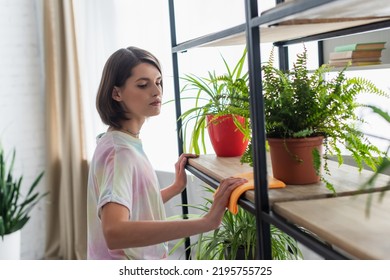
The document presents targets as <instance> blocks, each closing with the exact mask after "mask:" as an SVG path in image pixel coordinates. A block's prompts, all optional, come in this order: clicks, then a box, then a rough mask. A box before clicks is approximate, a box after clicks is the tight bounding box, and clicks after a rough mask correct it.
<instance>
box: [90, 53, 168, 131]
mask: <svg viewBox="0 0 390 280" xmlns="http://www.w3.org/2000/svg"><path fill="white" fill-rule="evenodd" d="M140 63H149V64H151V65H153V66H155V67H156V68H157V69H158V71H159V72H160V73H161V66H160V62H159V61H158V59H157V58H156V57H155V56H154V55H153V54H151V53H150V52H148V51H146V50H143V49H140V48H137V47H128V48H123V49H119V50H117V51H116V52H114V53H113V54H112V55H111V56H110V57H109V58H108V60H107V62H106V64H105V66H104V68H103V74H102V78H101V81H100V85H99V89H98V92H97V96H96V108H97V111H98V113H99V115H100V118H101V119H102V121H103V123H104V124H106V125H109V126H113V127H115V128H120V122H121V121H122V120H127V119H128V118H127V117H126V112H125V111H124V109H123V108H122V106H120V103H119V102H117V101H115V100H114V99H113V98H112V91H113V89H114V87H122V86H123V85H124V84H125V83H126V80H127V79H128V78H129V77H131V75H132V70H133V68H134V67H136V66H137V65H139V64H140ZM161 85H162V81H161Z"/></svg>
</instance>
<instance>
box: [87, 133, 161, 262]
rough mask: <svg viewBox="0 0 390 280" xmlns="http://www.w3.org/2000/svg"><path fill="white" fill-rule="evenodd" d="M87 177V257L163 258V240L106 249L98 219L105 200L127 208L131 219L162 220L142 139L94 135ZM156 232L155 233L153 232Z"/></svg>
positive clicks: (115, 134)
mask: <svg viewBox="0 0 390 280" xmlns="http://www.w3.org/2000/svg"><path fill="white" fill-rule="evenodd" d="M97 142H98V143H97V147H96V149H95V153H94V156H93V159H92V162H91V165H90V170H89V178H88V213H87V214H88V259H100V260H101V259H122V260H123V259H144V260H150V259H165V258H167V254H168V247H167V244H166V243H162V244H157V245H152V246H146V247H138V248H128V249H124V250H109V249H108V248H107V245H106V242H105V239H104V236H103V231H102V226H101V220H100V210H101V208H102V206H104V205H105V204H106V203H108V202H115V203H119V204H121V205H123V206H125V207H127V208H128V209H129V212H130V217H129V220H131V221H142V220H153V221H155V220H165V218H166V216H165V209H164V204H163V201H162V198H161V194H160V187H159V183H158V179H157V176H156V173H155V171H154V169H153V167H152V166H151V164H150V162H149V160H148V158H147V156H146V155H145V153H144V151H143V148H142V142H141V140H140V139H137V138H134V137H132V136H130V135H128V134H126V133H123V132H120V131H111V132H107V133H104V134H102V135H100V136H99V137H98V140H97ZM156 234H158V233H156Z"/></svg>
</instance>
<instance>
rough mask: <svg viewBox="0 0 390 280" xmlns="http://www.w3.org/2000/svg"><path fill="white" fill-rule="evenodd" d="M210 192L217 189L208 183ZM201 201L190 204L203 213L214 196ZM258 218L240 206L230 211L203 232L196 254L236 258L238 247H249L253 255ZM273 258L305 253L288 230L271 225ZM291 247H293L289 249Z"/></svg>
mask: <svg viewBox="0 0 390 280" xmlns="http://www.w3.org/2000/svg"><path fill="white" fill-rule="evenodd" d="M204 189H205V191H206V192H207V193H209V194H211V195H212V194H213V193H214V191H215V190H214V189H213V188H211V187H209V186H204ZM204 201H205V202H204V203H203V204H201V205H187V206H188V207H189V208H192V209H196V210H200V211H201V214H200V215H199V216H202V215H204V214H206V213H208V212H209V211H210V207H211V205H212V200H211V199H210V198H206V197H204ZM256 232H257V230H256V220H255V216H254V215H253V214H251V213H249V212H248V211H246V210H244V209H242V208H241V207H240V208H239V210H238V213H237V214H236V215H233V214H232V213H231V212H229V211H226V212H225V215H224V217H223V219H222V224H221V226H220V227H219V228H218V229H216V230H214V231H211V232H209V233H203V234H200V235H199V237H198V239H197V241H195V242H194V243H192V244H191V245H190V248H187V249H191V250H194V251H195V254H194V258H195V259H197V260H224V259H230V260H234V259H235V258H236V255H237V253H238V251H239V250H240V249H242V248H244V249H245V250H244V251H245V259H251V258H253V256H255V254H256V244H257V241H256V240H257V236H256ZM271 235H272V239H271V242H272V253H273V259H277V260H280V259H299V258H302V254H301V252H300V250H299V248H298V245H297V242H296V241H295V240H294V239H293V238H291V237H290V236H289V235H287V234H286V233H284V232H282V231H281V230H279V229H278V228H276V227H274V226H272V225H271ZM183 243H184V239H182V240H180V241H179V242H178V243H177V244H176V245H175V246H174V247H173V248H172V250H171V253H173V252H174V251H175V250H177V249H178V248H179V246H181V245H182V244H183ZM289 248H290V250H291V251H290V250H289Z"/></svg>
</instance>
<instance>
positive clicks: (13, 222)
mask: <svg viewBox="0 0 390 280" xmlns="http://www.w3.org/2000/svg"><path fill="white" fill-rule="evenodd" d="M14 162H15V150H13V153H12V158H11V163H10V165H9V167H8V168H7V163H6V160H5V158H4V151H3V149H2V148H1V147H0V236H1V237H2V238H4V235H6V234H10V233H12V232H15V231H17V230H19V229H22V228H23V227H24V225H25V224H26V223H27V222H28V221H29V219H30V217H29V214H30V211H31V210H32V208H33V207H34V206H35V205H36V204H37V203H38V202H39V201H40V200H41V199H42V198H43V197H44V196H45V195H47V193H44V194H39V192H37V191H36V187H37V185H38V183H39V182H40V180H41V179H42V177H43V172H41V173H40V174H39V175H38V177H37V178H36V179H35V180H34V182H33V183H32V184H31V186H30V187H29V188H28V192H27V194H26V195H25V196H23V195H22V193H21V187H22V182H23V176H20V177H19V178H18V179H15V178H14V176H13V167H14Z"/></svg>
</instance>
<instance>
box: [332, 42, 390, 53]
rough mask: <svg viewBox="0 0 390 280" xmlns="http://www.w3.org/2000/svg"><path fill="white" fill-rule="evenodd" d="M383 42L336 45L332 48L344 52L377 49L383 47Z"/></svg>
mask: <svg viewBox="0 0 390 280" xmlns="http://www.w3.org/2000/svg"><path fill="white" fill-rule="evenodd" d="M385 44H386V42H369V43H356V44H348V45H342V46H336V47H335V48H334V51H335V52H345V51H354V50H378V49H384V48H385Z"/></svg>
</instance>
